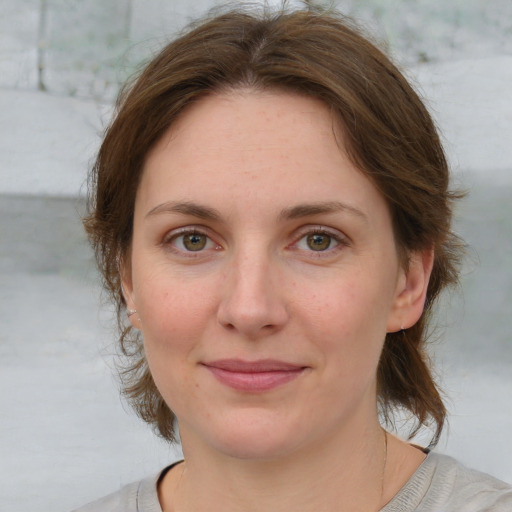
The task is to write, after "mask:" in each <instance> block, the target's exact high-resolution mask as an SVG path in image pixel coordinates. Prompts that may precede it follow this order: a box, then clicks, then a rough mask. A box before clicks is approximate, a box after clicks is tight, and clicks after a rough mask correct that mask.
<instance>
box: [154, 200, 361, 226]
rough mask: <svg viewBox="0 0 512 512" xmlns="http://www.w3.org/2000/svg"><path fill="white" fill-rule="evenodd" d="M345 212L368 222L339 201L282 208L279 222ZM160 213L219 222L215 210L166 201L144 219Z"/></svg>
mask: <svg viewBox="0 0 512 512" xmlns="http://www.w3.org/2000/svg"><path fill="white" fill-rule="evenodd" d="M340 211H341V212H346V213H349V214H352V215H354V216H356V217H359V218H360V219H362V220H363V221H365V222H368V217H367V216H366V215H365V214H364V213H363V212H362V211H361V210H359V209H358V208H355V207H354V206H351V205H348V204H346V203H342V202H340V201H328V202H321V203H305V204H298V205H296V206H291V207H289V208H284V209H283V210H281V212H280V214H279V217H278V219H279V220H292V219H300V218H302V217H310V216H314V215H322V214H328V213H337V212H340ZM162 213H181V214H183V215H191V216H193V217H197V218H199V219H204V220H213V221H220V220H221V217H222V216H221V214H220V212H219V211H218V210H216V209H215V208H210V207H209V206H203V205H200V204H197V203H193V202H190V201H183V202H177V201H168V202H165V203H162V204H159V205H158V206H155V207H154V208H152V209H151V210H149V212H148V213H147V214H146V218H147V217H150V216H153V215H158V214H162Z"/></svg>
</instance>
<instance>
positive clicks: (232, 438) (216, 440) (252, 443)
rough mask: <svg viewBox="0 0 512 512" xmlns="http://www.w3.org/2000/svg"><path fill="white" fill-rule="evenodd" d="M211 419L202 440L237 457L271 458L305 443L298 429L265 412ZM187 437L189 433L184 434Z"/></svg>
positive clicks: (212, 447) (282, 455) (289, 451)
mask: <svg viewBox="0 0 512 512" xmlns="http://www.w3.org/2000/svg"><path fill="white" fill-rule="evenodd" d="M244 416H245V417H243V418H241V417H240V416H239V415H238V417H237V418H225V417H224V418H223V419H222V421H221V422H215V423H216V424H215V425H214V424H213V423H214V422H213V421H211V422H210V423H209V424H208V425H206V428H205V431H204V433H205V435H204V436H201V437H202V442H203V443H206V444H207V445H209V447H210V449H213V450H214V451H217V452H218V453H222V454H223V455H225V456H228V457H233V458H236V459H252V460H261V461H264V460H271V459H275V458H280V457H284V456H286V455H288V454H290V453H292V452H294V451H295V450H296V449H298V447H299V446H300V445H301V444H302V443H301V441H300V439H299V437H300V433H299V432H298V431H297V428H296V427H294V426H293V425H290V424H288V425H287V424H283V423H282V422H278V421H276V418H275V416H274V417H273V418H265V417H263V418H262V417H261V415H254V414H250V415H244ZM183 437H184V438H185V444H186V438H187V436H183Z"/></svg>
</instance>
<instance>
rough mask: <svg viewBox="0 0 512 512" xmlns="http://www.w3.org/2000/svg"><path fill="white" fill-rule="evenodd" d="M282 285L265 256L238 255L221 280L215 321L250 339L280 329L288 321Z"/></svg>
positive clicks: (280, 273)
mask: <svg viewBox="0 0 512 512" xmlns="http://www.w3.org/2000/svg"><path fill="white" fill-rule="evenodd" d="M282 285H283V273H282V271H280V269H279V268H278V266H277V265H272V263H271V262H270V259H269V258H268V257H265V256H261V257H255V256H248V255H246V256H242V255H240V256H239V257H237V258H236V259H235V261H232V262H231V263H230V265H229V268H228V270H227V272H226V275H225V281H224V283H223V284H222V287H223V288H224V289H223V293H222V299H221V302H220V304H219V308H218V321H219V323H220V324H221V325H222V326H223V327H225V328H226V329H228V330H231V331H236V332H238V333H239V334H241V335H243V336H244V337H246V338H250V339H258V338H261V337H264V336H267V335H269V334H272V333H276V332H278V331H280V330H281V329H282V328H283V327H284V326H285V325H286V323H287V322H288V311H287V307H286V306H287V305H286V301H285V300H284V294H283V286H282Z"/></svg>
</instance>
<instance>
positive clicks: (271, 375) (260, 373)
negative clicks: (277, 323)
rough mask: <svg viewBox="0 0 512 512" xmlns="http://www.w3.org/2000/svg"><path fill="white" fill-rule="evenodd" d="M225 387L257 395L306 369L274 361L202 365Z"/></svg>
mask: <svg viewBox="0 0 512 512" xmlns="http://www.w3.org/2000/svg"><path fill="white" fill-rule="evenodd" d="M202 365H203V366H204V367H205V368H206V369H207V370H209V371H210V372H211V373H212V374H213V376H214V377H215V378H216V379H217V380H218V381H219V382H220V383H221V384H224V385H225V386H228V387H230V388H232V389H236V390H238V391H245V392H250V393H257V392H263V391H269V390H271V389H274V388H277V387H279V386H282V385H284V384H286V383H288V382H290V381H292V380H294V379H296V378H297V377H299V376H300V375H302V373H303V372H304V371H305V370H306V368H307V367H305V366H299V365H295V364H291V363H287V362H284V361H277V360H274V359H262V360H259V361H243V360H240V359H222V360H218V361H211V362H207V363H202Z"/></svg>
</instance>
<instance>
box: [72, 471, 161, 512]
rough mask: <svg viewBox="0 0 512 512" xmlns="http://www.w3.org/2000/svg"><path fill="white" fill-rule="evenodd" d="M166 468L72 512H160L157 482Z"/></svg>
mask: <svg viewBox="0 0 512 512" xmlns="http://www.w3.org/2000/svg"><path fill="white" fill-rule="evenodd" d="M168 469H169V468H165V469H164V470H163V471H161V472H159V473H157V474H155V475H152V476H150V477H148V478H145V479H144V480H140V481H138V482H133V483H131V484H128V485H126V486H125V487H123V488H122V489H120V490H119V491H117V492H114V493H112V494H109V495H108V496H105V497H103V498H101V499H99V500H96V501H94V502H92V503H89V504H87V505H85V506H83V507H80V508H78V509H76V510H74V511H73V512H162V509H161V507H160V503H159V501H158V492H157V484H158V481H159V479H160V478H161V476H162V475H163V474H165V473H166V472H167V471H168Z"/></svg>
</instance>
